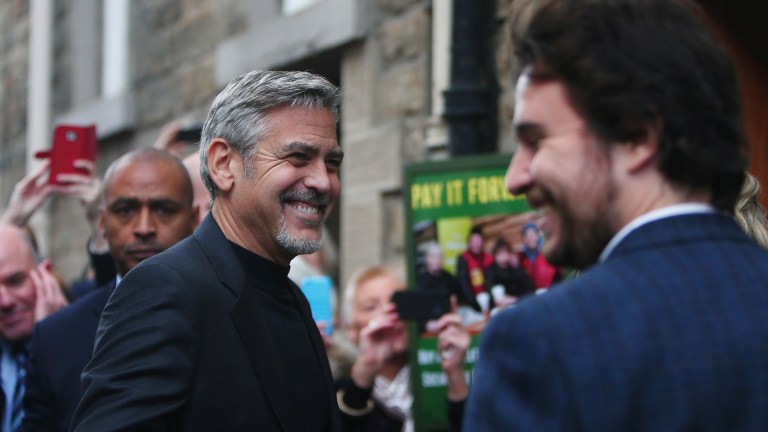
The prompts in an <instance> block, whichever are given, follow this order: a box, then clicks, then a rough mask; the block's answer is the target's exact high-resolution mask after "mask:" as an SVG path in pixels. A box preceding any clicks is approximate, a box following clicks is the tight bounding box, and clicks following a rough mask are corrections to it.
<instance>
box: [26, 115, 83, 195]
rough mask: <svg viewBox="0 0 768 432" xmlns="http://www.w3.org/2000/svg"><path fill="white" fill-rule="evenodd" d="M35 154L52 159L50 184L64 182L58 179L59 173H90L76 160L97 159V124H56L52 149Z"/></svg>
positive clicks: (38, 156) (49, 176)
mask: <svg viewBox="0 0 768 432" xmlns="http://www.w3.org/2000/svg"><path fill="white" fill-rule="evenodd" d="M35 156H36V157H37V158H46V157H47V158H50V159H51V171H50V173H49V174H48V183H50V184H62V182H60V181H58V179H57V177H58V176H59V174H88V172H87V171H86V170H84V169H82V168H76V167H75V166H74V162H75V160H77V159H87V160H89V161H96V125H86V126H80V125H68V124H62V125H58V126H56V128H55V129H54V131H53V147H52V148H51V150H49V151H41V152H37V153H36V154H35Z"/></svg>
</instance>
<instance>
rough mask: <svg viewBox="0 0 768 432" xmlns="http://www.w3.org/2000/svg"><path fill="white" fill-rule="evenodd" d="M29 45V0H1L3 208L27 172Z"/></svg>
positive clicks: (0, 178)
mask: <svg viewBox="0 0 768 432" xmlns="http://www.w3.org/2000/svg"><path fill="white" fill-rule="evenodd" d="M28 45H29V4H28V2H27V1H23V0H17V1H4V2H0V209H3V208H5V204H6V202H7V201H8V197H9V196H10V195H11V191H12V190H13V186H14V184H15V183H16V179H20V178H21V177H22V176H23V175H24V165H25V161H26V142H25V140H26V122H27V63H28V48H27V47H28Z"/></svg>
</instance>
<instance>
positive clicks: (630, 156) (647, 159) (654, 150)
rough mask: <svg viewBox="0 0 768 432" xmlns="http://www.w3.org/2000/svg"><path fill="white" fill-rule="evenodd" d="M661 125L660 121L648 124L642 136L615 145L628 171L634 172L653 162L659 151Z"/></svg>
mask: <svg viewBox="0 0 768 432" xmlns="http://www.w3.org/2000/svg"><path fill="white" fill-rule="evenodd" d="M662 127H663V126H662V124H661V122H657V123H654V124H650V125H648V126H647V127H646V128H645V134H644V135H643V136H641V137H639V138H637V139H635V140H632V141H630V142H627V143H623V144H622V145H619V146H616V147H617V149H618V151H619V153H620V156H619V157H620V159H621V160H622V165H623V166H624V169H625V170H626V171H627V172H628V173H631V174H636V173H638V172H639V171H642V170H643V169H645V168H647V167H648V166H649V165H650V164H653V163H655V160H656V155H657V154H658V153H659V145H660V144H659V140H660V139H661V134H662ZM614 157H616V155H614Z"/></svg>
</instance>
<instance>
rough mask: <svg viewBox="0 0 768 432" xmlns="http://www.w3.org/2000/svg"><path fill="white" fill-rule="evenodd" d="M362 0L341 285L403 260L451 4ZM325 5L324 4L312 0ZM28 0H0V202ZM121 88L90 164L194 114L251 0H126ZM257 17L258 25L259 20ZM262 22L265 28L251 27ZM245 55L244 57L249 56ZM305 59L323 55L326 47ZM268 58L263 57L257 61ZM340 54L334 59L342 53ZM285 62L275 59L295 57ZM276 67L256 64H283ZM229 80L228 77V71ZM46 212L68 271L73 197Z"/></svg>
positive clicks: (503, 73)
mask: <svg viewBox="0 0 768 432" xmlns="http://www.w3.org/2000/svg"><path fill="white" fill-rule="evenodd" d="M360 1H361V2H365V8H364V9H363V10H364V14H365V23H364V25H365V27H366V28H365V31H364V36H363V37H362V38H359V39H357V40H353V41H350V42H349V43H346V44H343V45H341V46H339V47H337V48H335V52H336V54H334V57H333V61H337V62H338V63H339V65H338V69H339V70H340V77H339V80H340V82H341V85H342V89H343V92H344V100H343V112H342V123H341V125H342V130H341V137H342V146H343V147H344V150H345V152H346V160H345V162H344V168H343V171H342V183H343V192H342V201H341V203H340V205H339V208H338V210H337V211H338V212H339V216H340V227H339V230H338V231H339V232H338V235H339V237H340V238H339V239H338V240H339V241H338V245H339V247H340V253H339V256H340V260H339V261H340V282H341V284H342V285H343V283H344V282H345V281H346V279H347V277H348V276H349V274H350V273H351V272H352V271H353V270H354V269H355V268H357V267H359V266H361V265H370V264H378V263H388V264H392V265H395V266H399V265H401V264H403V262H404V257H405V251H404V236H405V229H406V227H405V226H404V219H403V204H402V169H403V165H404V164H405V163H408V162H420V161H424V160H428V159H429V158H431V157H432V155H431V151H432V150H433V149H431V148H428V146H427V144H426V135H427V128H428V125H429V122H430V116H431V115H432V110H433V107H432V106H431V91H432V89H431V88H430V85H431V71H430V64H431V63H430V62H431V56H432V52H431V50H432V46H431V43H432V41H431V37H432V36H431V26H432V5H433V4H434V3H435V2H442V1H448V0H433V1H432V2H427V1H423V0H360ZM511 2H512V0H496V7H497V15H496V21H495V22H494V24H493V25H494V26H496V28H495V29H494V31H495V33H496V34H497V37H496V38H495V42H494V43H495V44H496V48H495V49H496V52H497V56H496V63H497V71H498V76H499V85H500V88H501V91H502V93H501V95H500V98H499V104H500V113H499V115H500V134H499V137H500V142H499V149H500V150H501V151H503V152H511V151H512V149H513V147H514V142H513V138H512V130H511V129H510V128H509V120H510V119H511V107H512V100H513V99H512V96H513V88H512V82H511V72H510V70H511V69H510V62H511V56H510V52H511V50H510V48H509V42H508V35H507V34H506V33H505V32H507V31H508V29H507V24H506V21H507V19H506V18H507V14H508V7H509V4H511ZM53 3H54V20H55V24H54V28H53V33H54V35H55V41H54V45H53V69H54V74H53V75H54V76H53V80H52V83H51V84H52V88H53V94H52V110H53V117H54V120H55V119H56V118H57V116H61V115H66V114H67V113H69V112H71V111H72V110H73V109H75V108H76V107H75V106H73V104H75V103H76V102H75V100H77V97H76V96H77V95H75V94H73V93H72V91H73V90H72V86H71V81H72V79H73V76H72V61H74V60H73V59H74V58H76V56H74V55H73V53H72V49H73V48H72V46H70V45H69V41H70V38H69V37H68V35H69V34H70V33H71V32H73V31H76V29H73V28H72V17H71V10H70V9H71V8H70V4H71V2H70V1H63V0H54V2H53ZM321 3H322V2H321ZM27 4H28V2H26V1H7V2H2V4H0V24H2V25H0V37H1V38H2V44H0V75H1V76H2V77H3V80H2V85H1V86H0V100H2V101H3V103H2V104H0V113H1V114H0V125H1V126H2V127H0V150H2V152H1V154H0V201H1V202H2V203H0V208H2V207H3V206H4V205H5V202H7V198H8V197H9V196H10V191H11V188H12V187H13V184H14V183H15V181H17V180H18V179H19V178H21V176H22V175H23V172H24V157H25V145H26V143H25V139H26V138H25V137H26V135H25V110H26V92H27V89H26V82H25V81H26V79H27V78H26V73H27V72H26V67H27V66H26V65H27V49H28V48H27V47H28V41H27V40H26V39H27V34H28V27H29V26H28V22H27V20H28V19H27V16H28V13H29V11H28V9H27ZM130 5H131V7H130V11H131V12H130V13H131V16H130V28H131V30H130V32H131V33H130V34H131V36H130V40H131V42H130V53H131V54H130V56H131V58H130V65H131V70H130V88H131V91H132V96H133V97H134V101H135V112H136V118H135V122H134V124H133V126H132V127H130V128H129V129H127V130H124V131H122V132H119V133H116V134H113V135H110V136H108V137H105V138H104V139H102V140H101V141H100V143H99V159H98V171H99V173H100V174H103V172H104V171H105V170H106V167H107V165H108V164H109V163H110V162H111V161H112V160H114V159H115V158H116V157H118V156H119V155H120V154H123V153H124V152H126V151H128V150H130V149H134V148H138V147H141V146H147V145H151V144H152V142H153V141H154V140H155V138H156V137H157V135H158V134H159V132H160V129H161V128H162V126H163V125H164V124H165V123H167V122H169V121H171V120H174V119H178V118H186V119H201V118H203V117H204V116H205V114H206V112H207V110H208V107H209V105H210V102H211V100H212V98H213V97H214V96H215V95H216V93H217V92H218V91H219V90H220V86H221V85H222V84H221V77H218V80H219V83H218V84H217V73H218V74H220V73H221V69H218V68H220V67H221V65H220V64H219V63H218V62H219V61H220V60H219V59H218V58H217V50H219V49H220V47H221V44H222V43H224V42H226V41H227V40H232V39H233V38H236V37H237V36H238V35H242V34H245V33H247V32H248V31H250V30H252V28H251V27H250V26H251V25H253V24H252V22H253V21H254V20H256V19H257V18H258V19H259V20H261V19H264V18H263V16H261V15H259V16H258V17H254V16H253V10H256V9H258V10H262V9H264V10H273V9H274V8H273V7H271V6H270V7H266V6H265V8H262V9H259V8H255V9H254V5H253V4H251V3H250V1H249V0H218V1H214V0H162V1H161V0H133V1H131V2H130ZM259 22H260V21H259ZM259 25H262V24H259ZM248 54H249V53H243V55H244V56H247V55H248ZM313 55H315V56H318V57H320V58H322V57H323V56H326V58H330V57H329V56H328V55H327V53H325V52H322V51H321V52H314V53H313ZM266 57H267V56H265V57H264V58H266ZM339 59H340V60H339ZM295 63H296V61H295V59H289V61H286V62H285V63H284V64H287V65H290V64H295ZM282 66H283V65H282V64H279V62H278V63H277V64H274V65H267V66H264V67H282ZM230 78H232V77H230ZM47 214H48V215H49V217H50V224H49V226H50V227H52V228H51V229H50V232H45V233H43V235H45V236H47V237H48V238H49V239H50V251H49V255H50V256H51V257H52V258H53V260H54V262H55V263H56V265H57V268H58V269H59V270H60V271H61V272H62V274H63V275H64V276H65V278H66V279H68V280H71V279H74V278H76V277H78V276H79V274H80V273H81V271H82V269H83V268H84V267H85V265H86V256H85V254H84V247H85V241H86V239H87V237H88V235H89V230H88V227H87V226H86V224H85V222H84V221H83V217H82V209H81V207H80V204H79V203H77V202H75V201H74V200H71V199H54V200H52V202H51V204H50V205H49V208H48V209H47Z"/></svg>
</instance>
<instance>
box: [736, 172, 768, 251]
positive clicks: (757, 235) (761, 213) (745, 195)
mask: <svg viewBox="0 0 768 432" xmlns="http://www.w3.org/2000/svg"><path fill="white" fill-rule="evenodd" d="M759 198H760V181H758V180H757V177H755V176H753V175H752V174H749V173H747V175H746V177H745V178H744V186H743V187H742V188H741V194H740V195H739V198H738V200H737V201H736V208H735V210H734V213H733V216H734V217H735V218H736V222H737V223H738V224H739V226H740V227H741V229H742V230H744V232H745V233H746V234H747V235H748V236H750V237H752V238H753V239H754V240H755V241H756V242H758V243H759V244H760V245H761V246H762V247H765V248H768V224H767V223H766V220H765V209H764V208H763V206H762V204H760V201H759Z"/></svg>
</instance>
